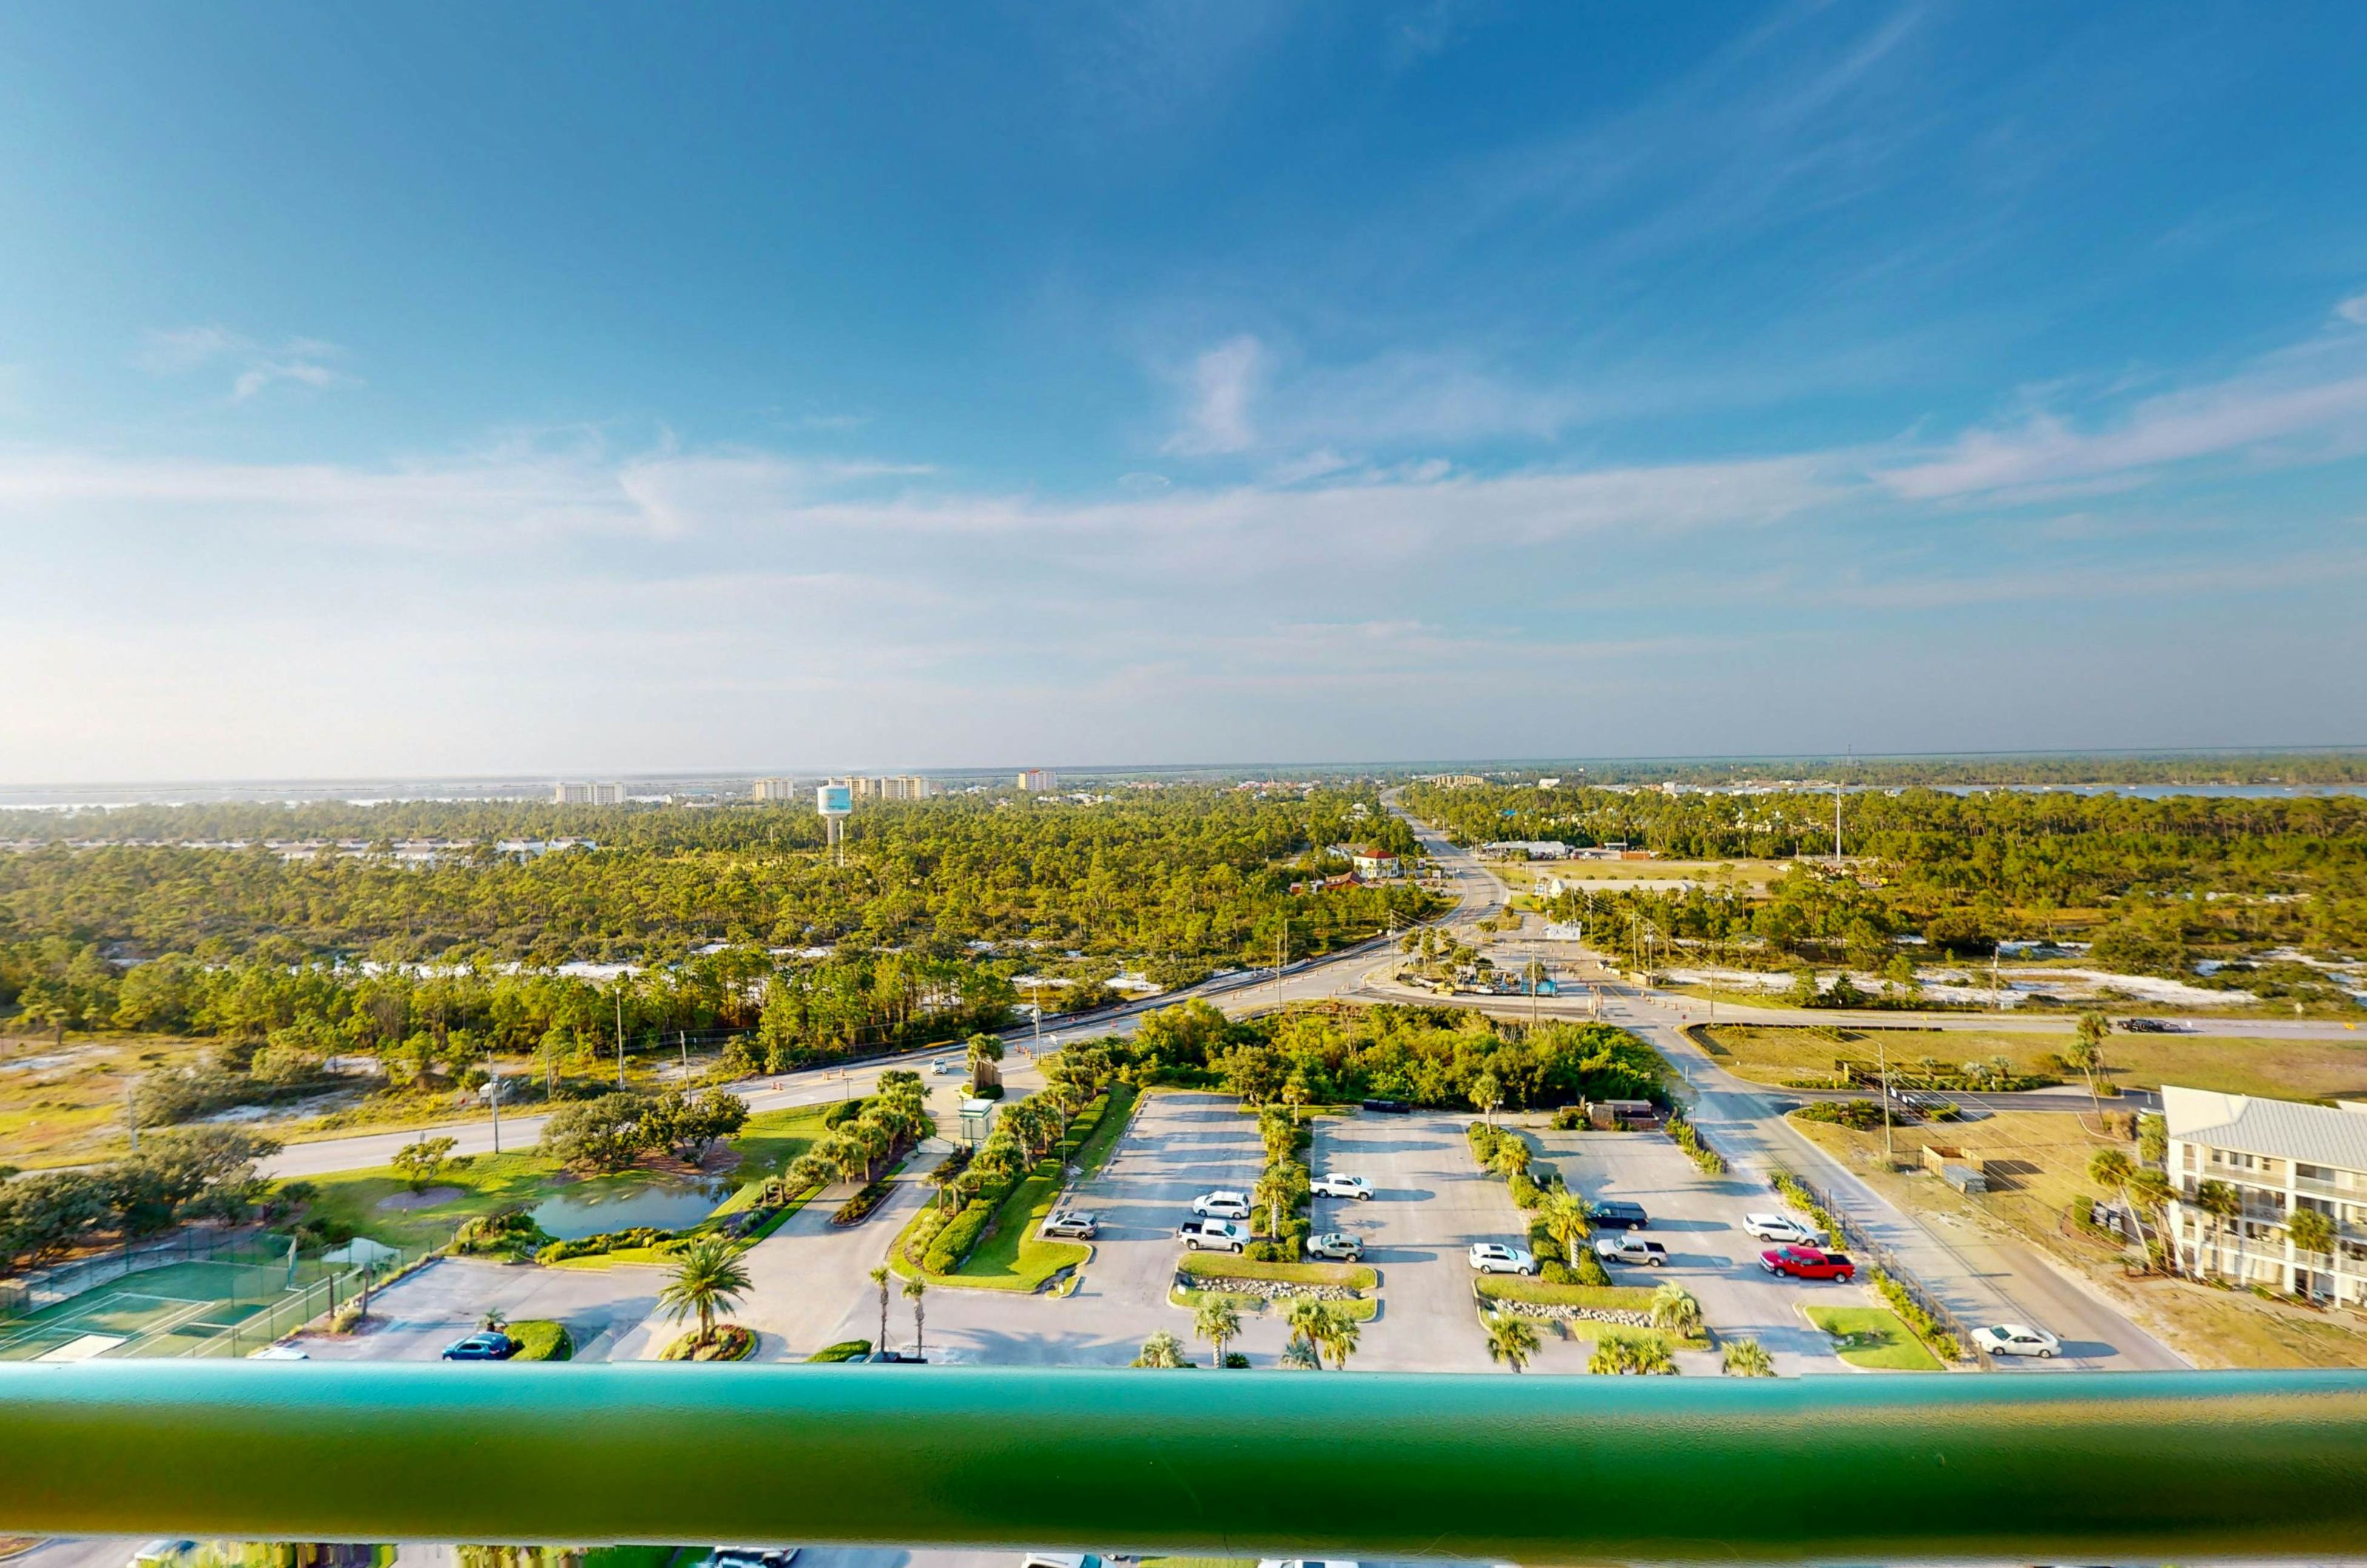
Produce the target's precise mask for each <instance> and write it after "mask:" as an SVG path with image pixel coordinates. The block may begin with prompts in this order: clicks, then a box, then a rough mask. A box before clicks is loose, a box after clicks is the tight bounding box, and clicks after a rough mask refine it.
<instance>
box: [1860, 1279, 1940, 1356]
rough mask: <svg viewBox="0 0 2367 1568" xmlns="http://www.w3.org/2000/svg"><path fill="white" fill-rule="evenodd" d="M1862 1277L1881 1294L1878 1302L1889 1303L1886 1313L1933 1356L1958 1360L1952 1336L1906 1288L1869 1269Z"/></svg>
mask: <svg viewBox="0 0 2367 1568" xmlns="http://www.w3.org/2000/svg"><path fill="white" fill-rule="evenodd" d="M1866 1278H1867V1279H1869V1280H1872V1281H1873V1282H1874V1289H1875V1290H1877V1291H1879V1292H1882V1299H1883V1300H1884V1301H1886V1302H1888V1303H1890V1310H1891V1311H1893V1312H1895V1313H1897V1314H1898V1320H1899V1321H1900V1322H1901V1323H1904V1324H1905V1325H1907V1326H1908V1328H1910V1329H1912V1330H1914V1332H1915V1337H1917V1338H1918V1339H1920V1340H1922V1341H1923V1343H1924V1344H1926V1345H1928V1346H1930V1347H1931V1353H1932V1354H1933V1355H1935V1356H1937V1357H1939V1358H1940V1359H1941V1360H1942V1361H1954V1360H1958V1359H1962V1357H1963V1355H1964V1348H1963V1347H1962V1346H1960V1345H1958V1344H1957V1343H1956V1337H1955V1336H1954V1335H1953V1334H1951V1333H1949V1332H1948V1331H1947V1330H1946V1329H1945V1328H1942V1326H1940V1320H1939V1319H1938V1318H1936V1317H1933V1316H1932V1315H1931V1314H1930V1313H1928V1312H1925V1311H1924V1310H1923V1304H1922V1303H1920V1302H1918V1301H1917V1300H1916V1299H1915V1298H1914V1297H1913V1296H1911V1295H1909V1294H1908V1293H1907V1287H1906V1286H1904V1285H1901V1284H1900V1283H1899V1282H1898V1281H1897V1280H1894V1279H1892V1278H1891V1277H1890V1276H1889V1275H1887V1274H1886V1273H1884V1272H1883V1271H1882V1270H1881V1269H1869V1270H1868V1271H1867V1274H1866Z"/></svg>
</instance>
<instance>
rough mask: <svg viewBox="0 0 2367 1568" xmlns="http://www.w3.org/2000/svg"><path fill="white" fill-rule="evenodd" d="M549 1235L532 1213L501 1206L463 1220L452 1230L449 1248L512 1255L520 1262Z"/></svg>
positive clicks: (544, 1242) (492, 1254)
mask: <svg viewBox="0 0 2367 1568" xmlns="http://www.w3.org/2000/svg"><path fill="white" fill-rule="evenodd" d="M551 1241H552V1237H551V1236H550V1235H549V1232H547V1231H545V1230H544V1229H543V1228H542V1227H541V1226H540V1225H538V1224H535V1223H534V1216H533V1215H531V1214H529V1213H527V1211H526V1210H524V1209H519V1208H512V1209H502V1210H498V1211H496V1212H494V1213H490V1214H480V1215H478V1216H477V1217H476V1218H475V1219H472V1220H464V1221H462V1222H461V1224H460V1228H459V1230H458V1231H456V1232H454V1233H453V1235H452V1250H453V1251H455V1252H460V1253H469V1254H476V1255H481V1256H492V1257H503V1258H516V1259H518V1260H520V1261H521V1262H523V1261H524V1260H525V1259H527V1258H532V1257H534V1256H535V1255H536V1254H537V1253H538V1251H539V1250H540V1249H541V1248H543V1247H548V1246H549V1245H550V1244H551Z"/></svg>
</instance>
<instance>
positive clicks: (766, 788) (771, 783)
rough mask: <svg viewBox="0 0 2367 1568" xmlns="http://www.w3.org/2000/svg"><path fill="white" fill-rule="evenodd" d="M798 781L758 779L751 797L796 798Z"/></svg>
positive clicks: (762, 798) (759, 798)
mask: <svg viewBox="0 0 2367 1568" xmlns="http://www.w3.org/2000/svg"><path fill="white" fill-rule="evenodd" d="M749 798H750V799H752V800H795V799H797V798H798V781H797V780H795V779H758V780H757V781H756V784H755V788H754V790H753V792H752V793H751V794H750V795H749Z"/></svg>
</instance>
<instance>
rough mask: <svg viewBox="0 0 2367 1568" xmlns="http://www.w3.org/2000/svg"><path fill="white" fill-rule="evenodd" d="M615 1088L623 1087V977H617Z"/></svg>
mask: <svg viewBox="0 0 2367 1568" xmlns="http://www.w3.org/2000/svg"><path fill="white" fill-rule="evenodd" d="M624 1087H625V977H624V976H622V975H619V976H617V1088H618V1089H623V1088H624Z"/></svg>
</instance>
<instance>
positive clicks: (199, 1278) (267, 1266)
mask: <svg viewBox="0 0 2367 1568" xmlns="http://www.w3.org/2000/svg"><path fill="white" fill-rule="evenodd" d="M336 1272H338V1269H337V1267H336V1266H335V1265H334V1264H324V1263H321V1262H318V1261H316V1260H314V1259H311V1258H305V1259H302V1260H300V1261H299V1262H298V1263H297V1265H296V1269H295V1278H294V1280H293V1281H292V1282H291V1280H289V1269H288V1263H287V1259H286V1258H284V1257H280V1258H270V1259H268V1260H264V1261H255V1262H231V1261H227V1260H224V1259H221V1258H212V1259H206V1260H201V1261H196V1262H187V1263H167V1264H164V1266H163V1267H161V1268H156V1269H141V1270H140V1271H139V1272H137V1273H133V1274H126V1275H125V1276H124V1277H123V1278H121V1279H120V1280H115V1281H114V1282H113V1283H111V1284H106V1285H101V1286H99V1287H98V1288H97V1289H96V1290H92V1291H85V1292H83V1293H82V1294H81V1295H78V1296H75V1297H73V1298H72V1299H70V1300H67V1301H62V1302H60V1303H57V1304H56V1305H55V1306H51V1307H44V1308H43V1309H42V1310H41V1311H40V1312H37V1313H34V1314H31V1315H30V1316H28V1317H21V1318H17V1319H14V1320H13V1321H11V1322H8V1323H6V1324H0V1361H33V1360H40V1359H42V1358H43V1357H50V1358H51V1359H59V1360H82V1359H87V1358H89V1357H92V1356H110V1357H119V1356H176V1355H181V1354H184V1353H186V1352H187V1351H188V1350H190V1349H191V1348H194V1347H195V1346H197V1345H198V1344H201V1343H203V1342H204V1341H206V1340H209V1339H211V1338H213V1337H215V1336H217V1335H219V1334H221V1332H222V1331H223V1330H225V1329H228V1328H231V1327H233V1326H235V1325H238V1324H241V1323H243V1322H244V1321H246V1320H247V1319H248V1318H250V1317H253V1316H255V1314H257V1313H262V1312H267V1311H269V1310H270V1309H271V1308H272V1307H273V1306H274V1305H276V1304H278V1303H284V1302H287V1301H289V1299H291V1298H292V1297H294V1296H295V1295H297V1294H300V1292H302V1291H303V1290H304V1288H305V1287H306V1286H308V1285H311V1284H312V1283H314V1282H315V1281H317V1280H323V1279H325V1278H326V1277H328V1276H329V1275H331V1274H334V1273H336Z"/></svg>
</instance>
